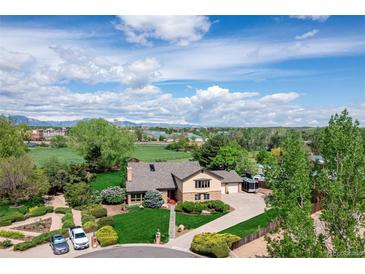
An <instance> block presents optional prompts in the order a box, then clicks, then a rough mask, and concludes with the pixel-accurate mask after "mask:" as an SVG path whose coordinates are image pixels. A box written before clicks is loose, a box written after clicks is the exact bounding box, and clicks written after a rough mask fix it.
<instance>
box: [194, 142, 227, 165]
mask: <svg viewBox="0 0 365 274" xmlns="http://www.w3.org/2000/svg"><path fill="white" fill-rule="evenodd" d="M228 142H229V139H228V137H226V136H223V135H214V136H213V137H211V138H209V139H208V140H207V141H206V142H205V143H204V144H203V145H202V146H201V147H199V148H196V149H195V150H194V152H193V158H194V160H197V161H199V163H200V165H202V166H203V167H209V166H210V164H211V163H212V161H213V159H214V157H215V156H216V155H217V154H218V151H219V149H220V148H221V147H222V146H224V145H226V144H227V143H228Z"/></svg>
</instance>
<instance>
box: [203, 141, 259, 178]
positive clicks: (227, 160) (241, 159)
mask: <svg viewBox="0 0 365 274" xmlns="http://www.w3.org/2000/svg"><path fill="white" fill-rule="evenodd" d="M209 167H210V168H212V169H225V170H235V171H237V172H238V173H239V174H243V173H244V172H245V171H248V170H250V169H251V167H252V164H251V162H250V161H249V159H248V152H247V151H246V150H244V149H243V148H242V147H241V146H240V145H239V144H238V143H237V142H236V141H231V142H229V143H228V144H226V145H224V146H222V147H221V148H220V149H219V150H218V153H217V155H216V156H215V157H214V158H213V159H212V162H211V163H210V164H209Z"/></svg>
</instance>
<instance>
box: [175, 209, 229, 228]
mask: <svg viewBox="0 0 365 274" xmlns="http://www.w3.org/2000/svg"><path fill="white" fill-rule="evenodd" d="M225 214H226V213H212V214H209V215H200V214H186V213H182V212H176V225H181V224H182V225H184V226H185V227H186V228H187V229H194V228H197V227H199V226H202V225H205V224H206V223H209V222H211V221H213V220H215V219H217V218H220V217H222V216H223V215H225Z"/></svg>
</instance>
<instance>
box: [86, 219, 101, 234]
mask: <svg viewBox="0 0 365 274" xmlns="http://www.w3.org/2000/svg"><path fill="white" fill-rule="evenodd" d="M82 228H83V229H84V231H85V232H86V233H89V232H94V231H96V230H97V229H98V225H97V224H96V222H95V221H88V222H86V223H84V224H83V225H82Z"/></svg>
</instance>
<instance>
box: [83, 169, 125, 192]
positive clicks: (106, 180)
mask: <svg viewBox="0 0 365 274" xmlns="http://www.w3.org/2000/svg"><path fill="white" fill-rule="evenodd" d="M90 186H91V190H92V191H95V190H99V191H101V190H103V189H105V188H108V187H111V186H121V187H125V182H124V180H123V179H122V175H121V174H120V172H119V171H109V172H104V173H98V174H96V178H95V179H94V180H93V181H92V182H91V184H90Z"/></svg>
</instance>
